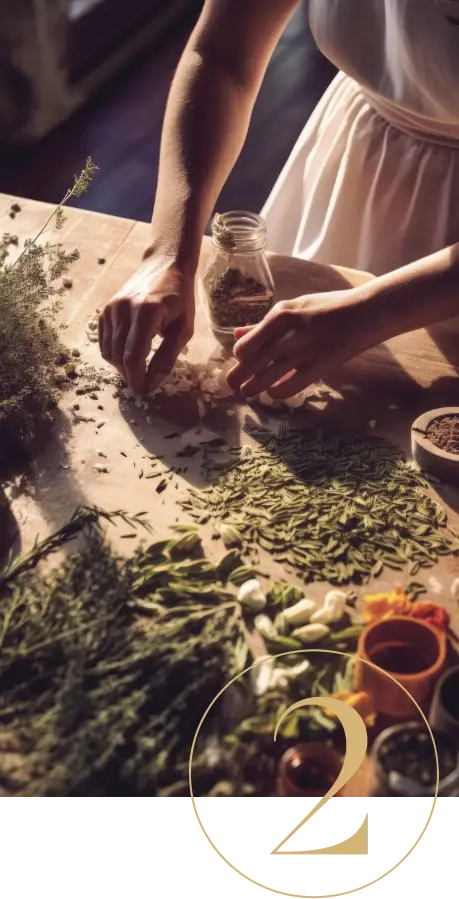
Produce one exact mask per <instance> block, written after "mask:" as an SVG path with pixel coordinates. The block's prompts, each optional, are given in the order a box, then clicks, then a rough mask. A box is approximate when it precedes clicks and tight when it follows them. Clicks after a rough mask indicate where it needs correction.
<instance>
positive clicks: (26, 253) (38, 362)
mask: <svg viewBox="0 0 459 899" xmlns="http://www.w3.org/2000/svg"><path fill="white" fill-rule="evenodd" d="M94 171H95V166H94V165H93V163H92V161H91V159H88V160H87V163H86V166H85V168H84V170H83V171H82V173H81V174H80V175H79V176H78V177H76V178H75V181H74V184H73V187H72V188H71V189H70V190H68V191H67V193H66V195H65V197H64V198H63V200H62V202H61V203H60V204H59V205H58V206H57V208H56V209H55V210H54V211H53V213H52V214H51V216H50V217H49V218H48V220H47V222H46V223H45V224H44V225H43V227H42V228H41V230H40V232H39V233H38V234H37V235H36V237H34V238H33V239H28V240H26V241H25V243H24V246H23V248H22V250H21V252H19V254H18V255H17V256H16V259H15V260H14V261H13V262H10V258H11V252H12V249H14V248H15V247H17V246H18V238H17V237H16V236H15V235H14V234H11V233H5V234H4V235H3V237H1V238H0V321H1V323H2V325H1V329H0V472H2V473H8V474H9V473H11V471H15V470H16V469H17V468H18V467H20V466H21V464H23V462H24V460H25V459H26V457H27V453H28V451H29V449H30V446H31V444H32V442H33V440H34V438H35V437H36V436H37V430H38V429H39V427H40V425H41V423H42V422H43V421H44V420H45V419H46V415H47V413H48V412H49V409H50V407H52V406H54V405H55V403H56V399H57V395H58V391H57V384H56V368H55V364H56V359H58V357H59V356H60V355H61V354H62V352H63V350H64V347H63V346H62V344H61V343H60V340H59V336H58V334H57V332H56V330H55V329H54V327H53V319H54V316H55V312H56V302H58V300H59V297H60V296H61V295H62V294H63V292H64V291H65V287H64V286H63V281H62V279H63V276H64V275H65V274H66V273H67V272H68V270H69V268H70V266H71V264H72V263H73V262H75V261H76V260H77V259H78V256H79V254H78V251H77V250H75V251H73V252H68V251H67V250H66V249H65V247H64V246H63V245H62V244H60V243H54V242H52V241H49V240H46V238H45V239H44V240H43V237H44V235H46V233H47V232H48V231H50V230H52V229H57V230H59V229H61V228H62V226H63V224H64V221H65V219H64V214H63V208H62V207H63V206H64V204H65V203H67V202H68V201H69V200H71V199H72V198H73V197H79V196H81V195H82V194H83V193H84V192H85V191H86V190H87V188H88V186H89V183H90V181H91V178H92V176H93V173H94ZM12 210H14V211H12V212H11V217H12V218H14V217H15V216H16V215H18V214H20V206H19V205H18V204H14V206H13V207H12Z"/></svg>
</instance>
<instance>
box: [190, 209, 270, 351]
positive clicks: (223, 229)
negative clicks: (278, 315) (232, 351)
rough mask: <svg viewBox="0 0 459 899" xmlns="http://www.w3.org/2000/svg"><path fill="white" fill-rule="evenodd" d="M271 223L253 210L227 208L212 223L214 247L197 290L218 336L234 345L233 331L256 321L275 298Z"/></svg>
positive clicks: (267, 309) (221, 340)
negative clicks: (268, 241) (268, 235)
mask: <svg viewBox="0 0 459 899" xmlns="http://www.w3.org/2000/svg"><path fill="white" fill-rule="evenodd" d="M265 251H266V225H265V223H264V221H263V219H262V218H261V217H260V216H259V215H256V214H255V213H253V212H225V213H223V215H219V214H217V215H216V216H215V217H214V220H213V222H212V246H211V250H210V254H209V257H208V259H207V260H206V262H205V263H204V267H203V270H202V272H201V275H200V278H199V283H198V291H199V294H200V299H201V302H202V305H203V307H204V312H205V314H206V317H207V319H208V321H209V324H210V326H211V328H212V331H213V333H214V335H215V337H216V338H217V339H218V340H219V341H220V343H223V344H231V343H234V338H233V331H234V329H235V328H238V327H244V326H245V325H256V324H258V322H260V321H261V320H262V319H263V318H264V316H265V315H266V313H267V312H268V311H269V310H270V309H271V307H272V305H273V302H274V282H273V277H272V274H271V271H270V268H269V265H268V261H267V258H266V252H265Z"/></svg>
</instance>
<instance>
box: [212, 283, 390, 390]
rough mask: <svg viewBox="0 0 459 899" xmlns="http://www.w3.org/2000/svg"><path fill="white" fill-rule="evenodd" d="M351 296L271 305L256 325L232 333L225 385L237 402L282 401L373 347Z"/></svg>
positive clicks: (332, 295)
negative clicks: (239, 397) (265, 395)
mask: <svg viewBox="0 0 459 899" xmlns="http://www.w3.org/2000/svg"><path fill="white" fill-rule="evenodd" d="M366 319H367V315H366V314H365V303H364V302H362V301H361V298H360V296H359V295H358V293H357V292H356V291H354V290H343V291H338V292H333V293H325V294H315V295H313V296H307V297H300V298H299V299H297V300H287V301H285V302H280V303H277V304H276V305H275V306H274V307H273V308H272V309H271V311H270V312H269V313H268V314H267V315H266V317H265V318H264V320H263V321H262V322H260V324H258V325H254V326H252V327H249V328H237V329H236V331H235V332H234V333H235V337H236V341H237V343H236V345H235V347H234V356H235V357H236V359H237V365H235V367H234V368H233V369H232V370H231V371H230V373H229V375H228V384H229V385H230V387H231V388H232V389H233V390H240V391H241V393H242V394H243V396H246V397H251V396H256V395H258V394H260V393H262V392H263V391H265V390H267V391H268V392H269V393H270V395H271V396H272V397H275V398H276V399H286V398H287V397H290V396H294V394H296V393H299V392H300V391H301V390H304V388H305V387H307V386H308V385H309V384H312V383H314V381H318V380H320V378H322V377H323V376H324V375H325V374H326V373H327V372H329V371H332V370H333V369H335V368H337V367H338V366H339V365H342V364H343V363H344V362H346V361H347V360H348V359H351V358H352V357H353V356H356V355H358V353H361V352H363V350H365V349H368V347H370V346H372V345H374V344H375V343H378V342H379V340H378V337H377V335H376V334H375V335H374V339H373V335H372V333H371V331H370V329H369V328H368V327H367V326H365V320H366Z"/></svg>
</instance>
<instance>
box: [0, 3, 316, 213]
mask: <svg viewBox="0 0 459 899" xmlns="http://www.w3.org/2000/svg"><path fill="white" fill-rule="evenodd" d="M76 2H78V0H76ZM79 2H81V3H83V0H79ZM87 2H90V0H87ZM123 3H127V4H129V0H123ZM199 5H200V4H199V2H197V3H196V2H190V5H189V8H187V9H186V10H185V11H184V12H183V14H182V15H181V16H180V17H179V19H178V21H176V22H175V23H174V25H173V26H171V27H169V28H168V29H167V30H166V31H165V32H164V33H163V34H162V35H161V38H160V39H158V40H157V41H155V42H154V43H153V44H152V45H151V46H149V47H148V48H147V49H144V50H143V51H142V52H141V53H140V54H139V55H137V56H136V58H135V60H134V61H131V62H130V63H129V65H128V66H127V67H126V68H124V69H123V70H122V71H121V72H118V73H117V75H116V76H115V77H114V78H113V79H112V80H110V81H109V82H108V83H107V84H105V85H104V87H103V89H101V90H100V91H99V92H98V94H97V95H96V96H93V97H92V98H91V99H90V100H89V102H88V103H87V104H86V105H85V106H84V107H83V108H82V109H80V110H78V112H77V113H75V114H74V115H73V117H72V118H71V119H70V120H68V121H67V122H65V123H64V124H63V125H61V126H59V127H58V128H56V129H55V130H54V131H52V132H51V133H50V134H48V135H47V136H46V137H45V138H43V139H42V140H41V141H40V142H39V143H38V144H36V145H35V146H33V147H25V148H17V147H15V148H14V149H11V148H10V149H7V148H5V147H4V148H3V149H2V148H0V191H2V192H5V193H12V194H16V195H18V196H24V197H29V198H32V199H36V200H44V201H48V202H52V203H56V202H58V201H59V200H60V199H61V198H62V196H63V195H64V194H65V191H66V189H67V187H68V186H69V185H70V184H71V183H72V180H73V176H74V175H75V173H77V172H79V171H80V170H81V168H82V166H83V165H84V161H85V159H86V158H87V157H88V156H92V158H93V160H94V162H95V163H96V165H97V166H98V167H99V172H98V173H97V176H96V179H95V181H94V182H93V184H92V186H91V189H90V191H89V193H88V194H87V195H86V196H84V197H83V198H82V199H81V200H79V201H76V205H78V204H79V205H81V206H84V207H85V208H88V209H91V210H95V211H98V212H103V213H111V214H113V215H119V216H126V217H128V218H133V219H140V220H143V221H148V220H149V219H150V217H151V210H152V204H153V197H154V191H155V184H156V179H157V169H158V158H159V144H160V136H161V125H162V119H163V115H164V108H165V103H166V100H167V95H168V91H169V87H170V83H171V80H172V77H173V74H174V71H175V68H176V65H177V62H178V60H179V58H180V55H181V52H182V50H183V48H184V46H185V43H186V40H187V38H188V36H189V34H190V31H191V29H192V27H193V25H194V23H195V21H196V18H197V16H198V14H199ZM260 5H261V6H262V2H261V4H260ZM123 8H124V9H125V8H126V7H121V6H120V7H119V9H120V15H121V14H122V9H123ZM113 9H116V0H115V5H114V7H113ZM113 23H114V25H115V24H116V26H117V30H116V33H115V31H114V32H113V36H112V39H113V40H115V39H116V34H117V33H118V32H120V30H122V26H123V21H122V19H116V17H115V16H114V17H113ZM84 24H85V20H84V18H81V20H80V21H79V22H78V27H75V29H74V32H73V43H72V45H71V47H70V52H71V59H72V66H73V69H74V71H75V73H76V74H75V77H77V75H78V71H79V69H82V67H84V66H85V65H89V64H90V62H91V53H92V54H93V55H94V53H96V52H100V53H102V52H103V47H102V45H101V44H100V41H101V38H100V37H99V35H101V34H103V35H104V39H105V40H107V34H106V31H105V32H104V31H102V30H101V29H98V28H97V22H96V26H95V25H94V23H93V22H89V24H87V25H86V28H87V32H86V33H85V31H84ZM91 36H92V39H91V40H90V37H91ZM99 44H100V46H99ZM333 75H334V69H333V66H332V65H331V64H330V63H329V62H328V61H327V60H326V59H324V57H323V56H321V54H320V53H319V52H318V50H317V49H316V47H315V44H314V42H313V39H312V37H311V35H310V32H309V28H308V15H307V3H306V2H304V3H303V4H302V5H301V6H300V7H299V9H298V11H297V12H296V13H295V15H294V17H293V19H292V20H291V22H290V24H289V25H288V27H287V29H286V32H285V33H284V35H283V37H282V38H281V40H280V42H279V44H278V47H277V49H276V51H275V54H274V56H273V58H272V60H271V63H270V66H269V69H268V72H267V74H266V78H265V81H264V84H263V87H262V90H261V92H260V95H259V97H258V100H257V103H256V107H255V111H254V115H253V118H252V123H251V127H250V132H249V135H248V139H247V142H246V145H245V147H244V149H243V152H242V154H241V157H240V159H239V161H238V163H237V165H236V167H235V169H234V171H233V172H232V174H231V176H230V178H229V180H228V182H227V184H226V186H225V188H224V190H223V191H222V194H221V196H220V198H219V201H218V204H217V208H218V209H219V210H224V209H231V208H232V209H236V208H245V209H251V210H253V211H259V210H260V208H261V207H262V205H263V203H264V201H265V199H266V197H267V196H268V194H269V192H270V190H271V188H272V186H273V184H274V182H275V180H276V178H277V175H278V174H279V172H280V170H281V169H282V167H283V165H284V163H285V161H286V159H287V157H288V155H289V153H290V150H291V148H292V146H293V144H294V143H295V141H296V139H297V137H298V135H299V134H300V132H301V130H302V128H303V126H304V124H305V122H306V120H307V119H308V117H309V115H310V113H311V112H312V110H313V108H314V106H315V105H316V103H317V101H318V100H319V98H320V96H321V95H322V93H323V91H324V90H325V88H326V86H327V85H328V83H329V82H330V80H331V78H332V77H333Z"/></svg>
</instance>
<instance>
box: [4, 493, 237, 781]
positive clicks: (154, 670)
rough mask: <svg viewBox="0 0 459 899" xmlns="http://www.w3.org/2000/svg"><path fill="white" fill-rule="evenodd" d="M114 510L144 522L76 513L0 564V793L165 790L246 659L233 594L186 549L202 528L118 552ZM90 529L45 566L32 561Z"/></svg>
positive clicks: (214, 570)
mask: <svg viewBox="0 0 459 899" xmlns="http://www.w3.org/2000/svg"><path fill="white" fill-rule="evenodd" d="M111 518H115V519H121V520H122V521H123V523H124V524H125V525H126V526H133V527H135V526H137V525H138V524H139V523H140V521H141V518H140V517H139V516H137V517H135V518H128V517H127V516H126V515H124V514H123V513H116V514H115V515H114V516H110V515H108V514H107V513H103V512H100V511H99V510H95V509H83V510H79V512H78V513H77V514H76V515H75V516H74V517H73V518H72V520H71V521H70V522H69V523H68V524H67V525H65V526H64V527H63V528H62V529H61V530H60V531H58V532H57V533H56V534H53V535H52V536H51V537H50V538H48V539H47V540H45V541H44V542H43V543H41V544H38V545H36V546H35V547H34V548H33V550H32V551H31V552H30V553H29V554H28V555H25V556H22V557H20V558H19V559H17V560H14V562H13V563H12V564H11V565H10V566H9V568H7V569H6V570H3V571H0V649H1V652H0V796H1V795H26V796H93V795H96V796H101V795H102V796H110V795H111V796H120V795H140V796H142V795H149V796H151V795H161V794H162V793H163V791H165V790H167V789H171V788H172V786H173V785H174V783H175V782H176V780H177V779H178V777H179V776H180V777H182V775H181V774H180V775H178V774H177V766H179V767H180V766H181V768H183V770H184V771H185V772H187V765H188V755H189V750H190V746H191V742H192V739H193V736H194V733H195V730H196V727H197V725H198V723H199V720H200V718H201V716H202V715H203V714H204V712H205V710H206V708H207V706H208V705H209V703H210V702H211V700H212V699H214V697H215V696H216V694H217V693H218V692H219V690H221V689H222V687H223V686H225V684H226V683H227V682H228V680H229V679H230V678H231V677H233V676H234V674H236V673H238V671H240V670H241V668H242V667H244V662H245V658H246V649H245V648H244V646H245V644H244V641H243V638H242V636H241V634H240V626H239V610H238V608H237V603H236V599H235V596H234V594H233V593H231V592H229V591H228V590H226V589H225V586H224V585H223V583H222V582H221V581H220V580H219V576H218V573H217V568H216V566H215V565H213V564H212V563H211V562H209V561H207V560H206V559H204V558H195V557H193V558H190V553H191V552H192V551H193V550H194V549H196V544H197V543H198V542H199V538H198V536H197V534H196V532H195V530H194V529H193V528H191V529H190V528H189V527H188V528H185V529H180V530H179V531H178V536H177V537H176V538H174V539H172V540H163V541H162V542H160V543H154V544H152V545H150V546H147V547H146V548H141V549H138V550H137V551H136V552H135V553H134V554H133V555H132V556H131V557H130V558H127V559H120V558H117V557H115V556H114V555H113V554H112V552H111V551H110V548H109V546H108V544H107V542H106V541H105V539H104V535H103V533H102V530H101V528H100V527H99V522H100V521H101V520H102V519H111ZM82 528H83V529H84V531H85V534H86V540H84V541H83V542H82V546H81V548H80V549H79V550H78V551H76V552H73V553H72V554H70V555H69V556H67V558H66V560H65V561H64V562H63V563H62V564H61V565H59V566H57V567H55V568H53V569H52V571H51V572H49V573H48V575H47V576H46V577H42V576H41V575H40V573H39V571H37V569H36V567H35V566H36V565H37V563H38V562H39V561H40V560H42V559H44V558H45V557H46V556H48V555H49V554H50V553H51V552H53V551H54V550H56V549H57V548H59V547H61V546H62V545H63V544H64V543H66V542H67V541H68V540H70V539H72V537H74V536H76V535H77V534H78V532H79V531H81V529H82ZM229 569H230V566H227V570H229ZM225 580H226V579H225ZM241 649H242V652H243V658H242V661H238V658H239V656H238V654H239V655H240V651H241ZM5 746H6V747H8V748H7V749H6V751H5ZM186 776H187V775H186V774H185V778H186ZM186 786H187V780H186V779H185V788H186Z"/></svg>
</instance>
